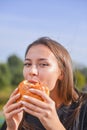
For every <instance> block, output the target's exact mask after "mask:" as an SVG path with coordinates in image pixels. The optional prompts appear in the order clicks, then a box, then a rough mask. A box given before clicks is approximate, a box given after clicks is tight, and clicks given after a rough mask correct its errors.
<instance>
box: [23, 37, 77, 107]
mask: <svg viewBox="0 0 87 130" xmlns="http://www.w3.org/2000/svg"><path fill="white" fill-rule="evenodd" d="M39 44H41V45H44V46H46V47H48V48H49V49H50V50H51V52H52V53H53V54H54V56H55V57H56V59H57V61H58V65H59V67H60V69H61V71H62V73H63V76H64V77H63V80H62V81H58V82H59V85H58V96H59V97H60V99H61V98H62V99H63V103H64V104H66V105H67V104H69V103H70V102H72V101H75V100H77V97H78V94H77V93H76V91H75V89H74V80H73V69H72V60H71V57H70V55H69V53H68V51H67V50H66V49H65V48H64V46H63V45H61V44H60V43H58V42H56V41H54V40H52V39H50V38H48V37H41V38H39V39H37V40H36V41H34V42H33V43H31V44H30V45H29V46H28V47H27V50H26V53H25V57H26V55H27V53H28V51H29V49H30V48H31V47H32V46H36V45H39Z"/></svg>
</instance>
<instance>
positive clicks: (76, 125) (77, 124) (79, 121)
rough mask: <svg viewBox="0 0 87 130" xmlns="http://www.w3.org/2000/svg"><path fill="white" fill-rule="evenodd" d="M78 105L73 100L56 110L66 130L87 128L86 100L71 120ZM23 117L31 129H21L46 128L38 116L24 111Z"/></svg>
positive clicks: (39, 129)
mask: <svg viewBox="0 0 87 130" xmlns="http://www.w3.org/2000/svg"><path fill="white" fill-rule="evenodd" d="M78 106H79V105H78V102H75V103H72V104H71V105H70V106H65V105H62V106H61V107H60V108H59V109H58V110H57V114H58V116H59V118H60V121H61V122H62V124H63V125H64V127H65V128H66V130H87V101H86V102H84V103H83V105H82V106H81V108H79V109H80V112H79V114H77V115H76V114H75V115H76V118H75V120H74V121H73V120H72V119H73V118H72V116H73V115H74V113H75V110H76V108H77V107H78ZM24 119H25V122H26V123H27V124H29V125H30V127H32V129H29V128H23V127H22V130H46V129H45V128H44V127H43V126H42V124H41V123H40V121H39V119H38V118H36V117H34V116H32V115H29V114H27V113H25V115H24ZM70 122H71V123H70ZM68 124H69V125H68ZM1 130H6V123H4V124H3V126H2V128H1Z"/></svg>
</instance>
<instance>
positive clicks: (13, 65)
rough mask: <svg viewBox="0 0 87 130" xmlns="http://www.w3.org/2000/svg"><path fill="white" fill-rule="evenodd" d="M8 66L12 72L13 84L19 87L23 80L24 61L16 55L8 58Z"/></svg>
mask: <svg viewBox="0 0 87 130" xmlns="http://www.w3.org/2000/svg"><path fill="white" fill-rule="evenodd" d="M7 64H8V66H9V69H10V72H11V84H12V85H18V83H19V82H20V81H22V80H23V74H22V71H23V61H22V60H21V59H20V58H19V57H17V56H16V55H11V56H9V57H8V60H7Z"/></svg>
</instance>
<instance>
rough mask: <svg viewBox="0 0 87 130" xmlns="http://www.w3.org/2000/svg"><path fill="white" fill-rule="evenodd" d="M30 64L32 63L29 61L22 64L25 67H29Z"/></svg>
mask: <svg viewBox="0 0 87 130" xmlns="http://www.w3.org/2000/svg"><path fill="white" fill-rule="evenodd" d="M31 65H32V64H31V63H24V66H26V67H29V66H31Z"/></svg>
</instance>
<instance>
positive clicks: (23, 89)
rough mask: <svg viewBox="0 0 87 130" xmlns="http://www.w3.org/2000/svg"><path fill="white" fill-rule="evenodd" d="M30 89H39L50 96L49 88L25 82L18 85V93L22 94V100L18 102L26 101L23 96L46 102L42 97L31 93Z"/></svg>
mask: <svg viewBox="0 0 87 130" xmlns="http://www.w3.org/2000/svg"><path fill="white" fill-rule="evenodd" d="M30 88H34V89H39V90H41V91H43V92H45V93H46V94H47V95H48V96H49V89H48V87H47V86H44V85H43V84H41V83H35V84H33V83H30V82H28V81H27V80H23V81H22V82H20V83H19V85H18V92H19V93H20V98H19V99H18V101H19V100H25V99H24V98H23V95H28V96H31V97H34V98H37V99H39V100H41V101H44V99H43V98H42V97H41V96H39V95H37V94H34V93H32V92H30V91H29V89H30Z"/></svg>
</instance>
